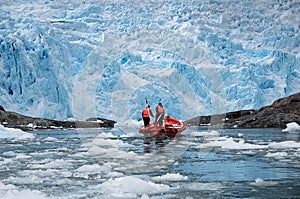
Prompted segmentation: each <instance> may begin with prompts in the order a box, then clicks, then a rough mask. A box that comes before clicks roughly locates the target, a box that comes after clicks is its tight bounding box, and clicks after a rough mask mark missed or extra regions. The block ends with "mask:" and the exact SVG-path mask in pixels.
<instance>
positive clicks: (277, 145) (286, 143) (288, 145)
mask: <svg viewBox="0 0 300 199" xmlns="http://www.w3.org/2000/svg"><path fill="white" fill-rule="evenodd" d="M269 148H300V143H299V142H295V141H283V142H274V143H270V144H269Z"/></svg>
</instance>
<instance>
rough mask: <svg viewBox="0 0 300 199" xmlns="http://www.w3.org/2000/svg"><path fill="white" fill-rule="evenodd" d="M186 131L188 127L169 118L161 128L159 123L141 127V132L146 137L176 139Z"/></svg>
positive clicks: (166, 118)
mask: <svg viewBox="0 0 300 199" xmlns="http://www.w3.org/2000/svg"><path fill="white" fill-rule="evenodd" d="M185 129H186V126H185V125H184V124H183V123H182V122H180V121H179V120H176V119H174V118H171V117H169V116H167V117H165V119H164V125H163V126H159V125H158V123H156V122H152V123H150V124H149V125H148V126H145V127H140V128H139V132H140V133H143V134H144V135H145V136H167V137H176V136H179V135H181V132H182V131H184V130H185Z"/></svg>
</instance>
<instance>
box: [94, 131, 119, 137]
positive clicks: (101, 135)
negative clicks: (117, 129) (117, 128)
mask: <svg viewBox="0 0 300 199" xmlns="http://www.w3.org/2000/svg"><path fill="white" fill-rule="evenodd" d="M116 137H118V136H115V135H113V134H112V133H111V132H109V133H105V132H101V133H100V134H99V135H98V136H97V138H116Z"/></svg>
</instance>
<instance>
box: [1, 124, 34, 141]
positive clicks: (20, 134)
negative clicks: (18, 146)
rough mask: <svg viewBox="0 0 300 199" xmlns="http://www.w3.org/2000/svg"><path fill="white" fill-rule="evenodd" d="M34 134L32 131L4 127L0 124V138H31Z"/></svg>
mask: <svg viewBox="0 0 300 199" xmlns="http://www.w3.org/2000/svg"><path fill="white" fill-rule="evenodd" d="M34 137H35V136H34V135H33V134H32V133H27V132H25V131H22V130H20V129H15V128H6V127H4V126H3V125H1V124H0V139H3V138H8V139H16V140H23V139H33V138H34Z"/></svg>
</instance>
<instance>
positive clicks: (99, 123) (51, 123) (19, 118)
mask: <svg viewBox="0 0 300 199" xmlns="http://www.w3.org/2000/svg"><path fill="white" fill-rule="evenodd" d="M115 123H116V122H115V121H113V120H107V119H103V118H97V120H94V121H92V120H89V121H57V120H49V119H43V118H35V117H29V116H25V115H21V114H18V113H15V112H9V111H5V109H4V108H3V107H2V106H0V124H2V125H3V126H5V127H10V128H19V129H22V130H33V129H57V128H62V129H66V128H113V127H114V124H115Z"/></svg>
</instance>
